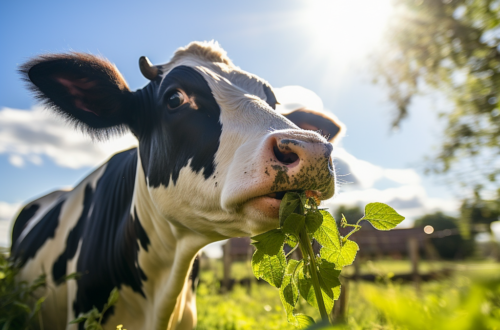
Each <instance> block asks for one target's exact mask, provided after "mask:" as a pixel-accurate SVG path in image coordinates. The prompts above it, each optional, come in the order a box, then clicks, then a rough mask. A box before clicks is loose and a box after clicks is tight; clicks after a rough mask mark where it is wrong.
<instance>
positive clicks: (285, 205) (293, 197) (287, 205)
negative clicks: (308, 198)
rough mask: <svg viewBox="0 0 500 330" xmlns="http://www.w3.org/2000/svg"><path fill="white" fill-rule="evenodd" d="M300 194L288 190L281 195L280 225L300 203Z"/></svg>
mask: <svg viewBox="0 0 500 330" xmlns="http://www.w3.org/2000/svg"><path fill="white" fill-rule="evenodd" d="M300 201H301V200H300V195H299V194H298V193H295V192H288V193H286V194H285V196H283V199H282V200H281V203H280V212H279V217H280V227H281V226H283V223H284V222H285V220H286V218H288V216H289V215H290V214H292V213H293V212H294V211H295V209H296V208H297V207H298V206H299V204H300Z"/></svg>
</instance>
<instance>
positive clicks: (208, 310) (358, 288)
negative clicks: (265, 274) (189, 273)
mask: <svg viewBox="0 0 500 330" xmlns="http://www.w3.org/2000/svg"><path fill="white" fill-rule="evenodd" d="M405 263H406V264H408V263H409V262H408V261H389V260H385V261H377V262H372V263H368V264H367V265H364V266H363V267H362V272H368V271H369V272H373V271H376V273H377V274H380V280H379V281H378V282H377V283H368V282H354V281H350V283H349V304H348V314H347V322H346V324H344V325H338V326H337V327H335V329H349V330H351V329H352V330H372V329H378V330H426V329H429V330H431V329H432V330H435V329H439V330H447V329H450V330H451V329H453V330H482V329H490V330H493V329H498V330H500V264H498V263H494V262H491V261H467V262H442V263H428V265H426V266H425V267H422V268H423V269H424V270H425V271H429V270H434V269H435V268H436V267H439V268H441V267H443V268H444V267H446V268H452V269H454V270H455V273H454V275H453V276H452V277H451V278H448V279H446V280H441V281H434V282H428V283H422V284H421V286H420V289H419V290H416V288H415V286H414V285H413V284H401V283H397V282H396V283H395V282H392V281H391V280H390V279H389V278H390V274H392V273H395V274H397V273H399V272H407V271H409V266H407V265H405ZM217 271H219V272H218V273H217ZM232 272H239V273H238V276H239V277H241V276H243V275H244V274H246V273H247V271H246V269H245V263H239V265H238V266H233V268H232ZM221 276H222V271H221V266H217V262H214V261H213V262H212V265H210V266H209V267H208V268H204V270H203V271H202V273H201V279H202V284H201V285H200V287H199V290H198V293H197V299H198V301H197V305H198V328H197V329H198V330H208V329H214V330H226V329H231V330H246V329H293V327H292V326H290V325H288V324H287V322H286V318H285V312H284V311H283V308H282V307H281V302H280V299H279V296H278V290H276V289H275V288H273V287H271V286H270V285H252V288H251V290H250V291H248V289H247V288H246V287H242V286H236V287H235V289H234V290H233V291H231V292H229V293H225V294H218V292H219V281H218V279H220V278H221ZM299 310H300V312H303V313H306V314H308V315H311V316H313V317H314V318H315V319H316V320H319V319H320V318H319V313H318V312H317V311H315V310H313V309H312V307H310V306H307V305H306V306H304V305H301V306H299ZM330 328H331V329H334V328H333V327H330ZM325 329H327V328H325Z"/></svg>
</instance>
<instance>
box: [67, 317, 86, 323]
mask: <svg viewBox="0 0 500 330" xmlns="http://www.w3.org/2000/svg"><path fill="white" fill-rule="evenodd" d="M86 319H87V317H85V316H80V317H79V318H76V319H74V320H73V321H71V322H69V324H77V323H82V322H83V321H85V320H86Z"/></svg>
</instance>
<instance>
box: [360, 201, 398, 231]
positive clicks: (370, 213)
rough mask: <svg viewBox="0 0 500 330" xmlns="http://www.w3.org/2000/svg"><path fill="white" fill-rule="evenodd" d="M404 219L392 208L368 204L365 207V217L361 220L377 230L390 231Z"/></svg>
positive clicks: (384, 205) (378, 204)
mask: <svg viewBox="0 0 500 330" xmlns="http://www.w3.org/2000/svg"><path fill="white" fill-rule="evenodd" d="M404 219H405V217H403V216H402V215H400V214H398V213H397V212H396V211H395V210H394V209H393V208H392V207H390V206H389V205H386V204H383V203H370V204H368V205H366V207H365V216H364V217H362V218H361V220H366V221H368V222H370V223H371V224H372V226H373V227H375V228H376V229H378V230H390V229H393V228H394V227H396V226H397V225H399V224H400V223H401V221H403V220H404Z"/></svg>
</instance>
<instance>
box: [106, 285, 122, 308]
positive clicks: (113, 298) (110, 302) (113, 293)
mask: <svg viewBox="0 0 500 330" xmlns="http://www.w3.org/2000/svg"><path fill="white" fill-rule="evenodd" d="M119 297H120V293H119V292H118V288H114V289H113V290H111V293H110V294H109V298H108V306H107V307H108V308H109V307H111V306H114V305H115V304H116V303H117V302H118V298H119Z"/></svg>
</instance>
